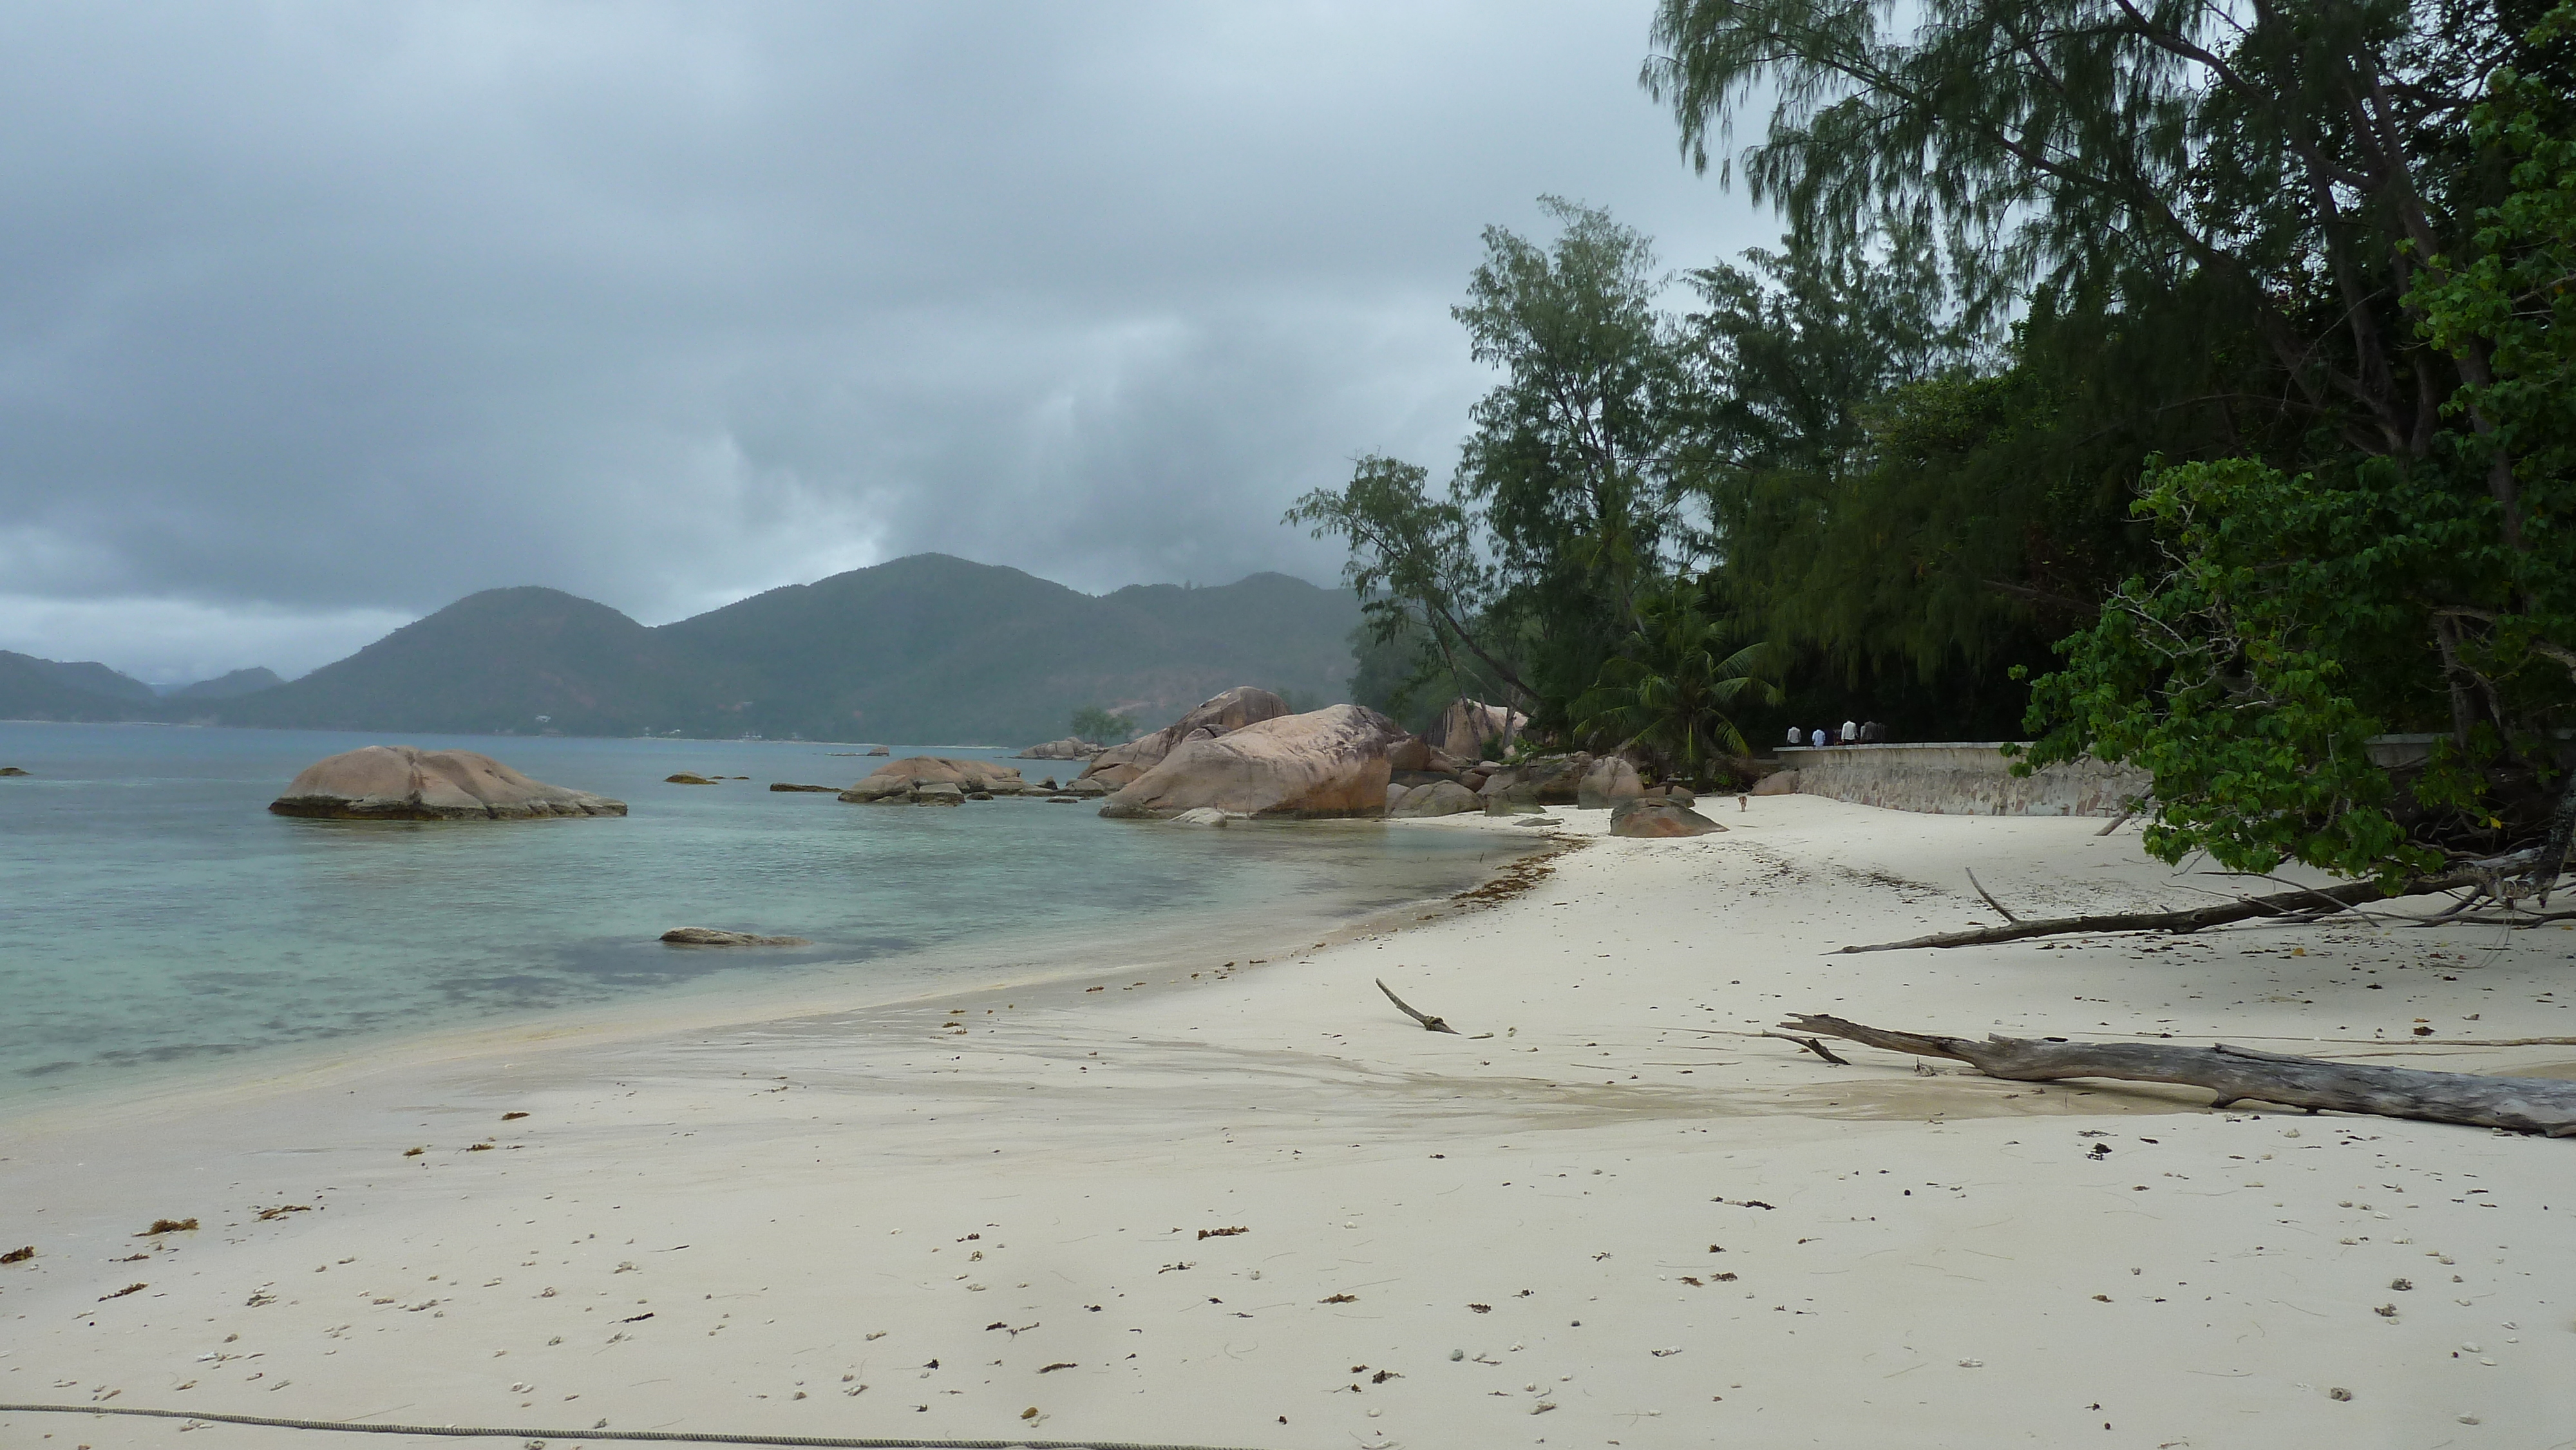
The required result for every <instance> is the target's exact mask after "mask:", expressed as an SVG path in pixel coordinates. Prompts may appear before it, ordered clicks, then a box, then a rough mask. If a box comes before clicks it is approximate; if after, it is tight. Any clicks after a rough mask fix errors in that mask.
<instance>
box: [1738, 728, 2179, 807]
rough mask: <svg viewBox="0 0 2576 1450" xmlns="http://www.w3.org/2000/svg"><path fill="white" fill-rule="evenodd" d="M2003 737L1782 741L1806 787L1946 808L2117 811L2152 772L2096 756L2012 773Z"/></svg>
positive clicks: (1867, 800) (1870, 801) (1877, 802)
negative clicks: (1825, 742) (1823, 743)
mask: <svg viewBox="0 0 2576 1450" xmlns="http://www.w3.org/2000/svg"><path fill="white" fill-rule="evenodd" d="M2002 752H2003V742H2001V741H1946V742H1941V743H1937V744H1925V745H1827V746H1823V747H1821V748H1818V747H1813V746H1799V747H1786V746H1784V747H1782V749H1781V751H1780V763H1781V764H1782V765H1783V766H1786V767H1787V768H1788V769H1789V770H1793V771H1796V772H1797V775H1798V784H1797V789H1798V791H1799V793H1800V794H1802V795H1820V796H1827V797H1830V798H1832V799H1834V800H1838V801H1850V802H1852V803H1853V804H1855V805H1864V806H1878V807H1880V808H1882V809H1885V810H1891V811H1921V812H1924V813H1925V814H1928V815H1944V816H2116V815H2118V814H2119V813H2120V812H2121V811H2123V810H2126V809H2127V808H2128V806H2129V803H2130V802H2131V801H2132V800H2135V799H2136V798H2138V797H2140V796H2143V795H2145V794H2146V793H2147V785H2148V781H2147V773H2146V772H2145V771H2142V770H2139V769H2137V768H2135V767H2133V766H2126V765H2104V764H2103V763H2101V762H2100V761H2098V760H2085V761H2078V762H2076V763H2075V764H2072V765H2052V766H2050V767H2048V768H2047V769H2046V770H2042V771H2039V772H2037V773H2036V774H2033V775H2029V776H2015V775H2014V774H2012V769H2011V767H2012V762H2011V761H2009V760H2007V759H2005V758H2004V755H2003V753H2002Z"/></svg>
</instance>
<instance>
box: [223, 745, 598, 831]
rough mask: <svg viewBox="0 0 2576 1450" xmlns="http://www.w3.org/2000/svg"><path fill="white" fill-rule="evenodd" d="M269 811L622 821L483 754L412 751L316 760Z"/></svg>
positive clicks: (592, 800) (388, 749)
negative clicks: (561, 817)
mask: <svg viewBox="0 0 2576 1450" xmlns="http://www.w3.org/2000/svg"><path fill="white" fill-rule="evenodd" d="M268 808H269V809H270V810H272V811H274V812H276V813H277V814H279V815H281V816H316V817H323V818H327V819H335V820H353V821H523V820H536V819H539V818H541V817H550V816H622V815H624V814H626V802H624V801H616V800H610V799H609V798H607V797H606V796H598V795H592V794H591V793H590V792H588V791H582V790H566V789H564V788H563V787H562V786H559V785H547V784H546V783H545V782H543V781H537V780H530V779H528V778H527V777H526V776H524V775H521V774H519V773H518V772H517V771H515V770H512V769H511V768H510V767H508V766H506V765H503V764H502V763H501V762H499V761H497V760H494V759H493V758H492V757H490V756H488V755H477V754H475V753H474V752H473V751H471V750H422V749H420V748H419V747H418V746H413V745H370V746H367V747H365V748H363V749H359V750H352V751H349V752H347V753H346V754H342V755H334V756H332V757H331V758H330V759H328V760H319V761H315V762H314V763H313V764H311V765H308V766H306V767H305V768H304V773H303V774H301V775H298V776H297V777H295V780H294V783H293V784H291V785H289V786H287V788H286V794H284V795H281V796H279V797H278V798H277V799H275V800H273V801H271V802H269V803H268Z"/></svg>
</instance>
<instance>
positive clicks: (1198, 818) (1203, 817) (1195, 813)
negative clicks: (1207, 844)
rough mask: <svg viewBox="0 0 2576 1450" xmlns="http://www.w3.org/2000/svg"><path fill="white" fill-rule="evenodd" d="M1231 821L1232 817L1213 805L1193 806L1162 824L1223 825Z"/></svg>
mask: <svg viewBox="0 0 2576 1450" xmlns="http://www.w3.org/2000/svg"><path fill="white" fill-rule="evenodd" d="M1233 823H1234V817H1232V816H1229V815H1227V814H1226V813H1225V812H1223V811H1221V810H1218V809H1217V808H1216V807H1214V806H1195V807H1193V808H1191V809H1189V810H1186V811H1183V812H1181V813H1180V814H1179V815H1177V816H1174V817H1172V818H1171V819H1170V820H1169V821H1166V822H1165V823H1164V824H1166V825H1173V826H1225V825H1232V824H1233Z"/></svg>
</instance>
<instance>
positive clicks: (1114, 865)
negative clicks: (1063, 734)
mask: <svg viewBox="0 0 2576 1450" xmlns="http://www.w3.org/2000/svg"><path fill="white" fill-rule="evenodd" d="M389 738H390V737H384V736H372V735H343V734H336V733H328V732H320V731H292V730H212V729H188V728H172V727H166V726H123V725H47V724H31V723H8V722H0V765H16V766H20V767H23V768H24V769H26V770H28V771H30V772H32V774H31V775H30V776H28V777H25V778H12V779H0V1102H6V1101H16V1102H19V1103H21V1104H24V1103H26V1102H28V1101H29V1099H30V1097H31V1095H32V1096H44V1095H53V1094H58V1093H60V1092H63V1091H66V1090H77V1089H80V1088H83V1087H85V1086H98V1085H105V1084H110V1083H116V1084H124V1083H133V1082H136V1081H138V1080H140V1079H143V1078H145V1077H147V1076H163V1075H170V1074H189V1073H204V1072H223V1073H232V1072H238V1071H241V1070H244V1068H245V1063H246V1062H247V1065H249V1066H257V1065H259V1064H261V1063H262V1062H265V1061H273V1060H282V1059H281V1058H280V1054H284V1053H289V1052H292V1051H294V1050H296V1049H298V1048H301V1049H303V1050H305V1051H310V1050H312V1049H313V1048H314V1047H316V1046H346V1045H351V1044H354V1043H356V1042H358V1041H359V1040H360V1039H364V1038H366V1037H367V1036H369V1035H371V1034H373V1035H377V1036H380V1037H381V1036H387V1035H391V1034H397V1033H417V1032H421V1031H425V1030H435V1029H438V1028H441V1027H453V1026H461V1025H492V1024H495V1023H498V1022H501V1021H504V1020H507V1019H512V1018H524V1017H527V1016H529V1015H531V1014H539V1013H547V1012H559V1011H562V1010H564V1009H577V1008H599V1007H615V1006H618V1005H620V1004H626V1003H635V1004H643V1003H649V1002H652V1001H653V1000H655V999H657V998H661V999H676V998H678V997H680V996H682V995H684V994H689V993H701V994H733V995H751V994H756V993H758V992H759V991H762V990H765V989H777V988H782V987H788V988H803V987H812V988H814V989H817V990H818V991H819V992H822V993H826V994H829V993H846V994H847V995H848V996H850V997H851V998H853V999H856V1000H865V999H867V998H869V997H874V996H886V997H891V996H900V995H906V994H909V993H912V992H918V991H921V990H925V989H930V988H935V987H938V986H941V985H943V984H949V983H953V984H955V985H960V986H964V985H969V984H970V983H971V981H974V980H991V979H994V978H998V977H1002V976H1027V975H1031V974H1034V973H1039V972H1048V971H1069V970H1076V969H1080V968H1083V967H1086V966H1097V967H1104V968H1105V967H1108V966H1112V965H1116V964H1117V963H1118V962H1119V961H1121V960H1122V957H1121V955H1120V952H1121V951H1122V950H1123V949H1124V948H1125V947H1126V946H1127V945H1128V944H1131V943H1136V944H1141V943H1146V942H1150V941H1161V942H1164V943H1166V944H1168V943H1169V942H1171V941H1173V940H1175V939H1180V938H1184V937H1186V936H1187V935H1188V934H1190V933H1192V932H1194V931H1196V930H1200V929H1203V928H1206V929H1213V928H1214V927H1215V926H1216V925H1217V924H1219V923H1223V924H1225V925H1226V926H1227V927H1229V928H1230V929H1239V928H1242V927H1243V926H1244V925H1245V924H1246V923H1247V922H1248V921H1251V920H1257V921H1258V923H1259V926H1260V928H1261V929H1262V930H1263V931H1265V932H1269V933H1272V934H1274V936H1275V937H1276V938H1277V939H1281V940H1286V939H1288V938H1290V937H1293V936H1294V935H1297V934H1308V935H1311V934H1312V933H1313V932H1314V931H1315V930H1317V929H1319V928H1320V927H1322V926H1326V925H1329V924H1331V923H1333V922H1336V921H1342V920H1347V919H1349V918H1352V917H1356V916H1360V915H1363V914H1366V913H1368V912H1370V911H1374V910H1379V909H1383V908H1385V907H1389V906H1393V905H1395V904H1398V903H1400V902H1404V901H1411V900H1419V899H1422V898H1424V897H1428V896H1434V895H1438V894H1441V893H1444V892H1447V891H1450V890H1455V889H1457V888H1458V887H1460V886H1462V885H1465V884H1467V883H1468V882H1470V881H1472V880H1474V879H1475V878H1476V877H1477V876H1479V875H1480V874H1481V872H1482V871H1483V870H1484V869H1486V867H1487V865H1488V861H1487V858H1488V857H1491V858H1493V860H1494V861H1497V862H1498V861H1499V860H1500V859H1501V850H1502V848H1500V847H1499V846H1497V844H1496V843H1495V842H1494V841H1493V840H1492V839H1491V838H1490V837H1485V836H1483V835H1482V833H1468V832H1443V831H1424V830H1411V829H1403V828H1388V827H1385V826H1382V825H1378V824H1376V823H1364V822H1322V823H1314V824H1306V825H1297V824H1282V825H1275V826H1259V827H1250V826H1238V827H1235V828H1232V829H1228V830H1203V829H1191V828H1187V827H1173V826H1163V825H1156V824H1145V823H1135V822H1124V821H1104V820H1102V819H1100V818H1099V817H1098V815H1096V814H1095V813H1094V809H1093V808H1092V807H1090V806H1088V805H1050V804H1047V803H1045V802H1043V801H1039V800H1034V799H1026V800H999V801H993V802H989V803H978V802H970V803H969V804H967V805H966V806H964V807H960V808H956V809H932V808H921V807H891V806H849V805H843V804H841V803H840V802H839V801H837V800H836V799H834V798H833V797H832V796H829V795H815V794H789V793H777V792H772V791H770V790H769V789H768V788H767V787H768V785H769V783H770V782H771V781H796V782H802V783H807V784H820V785H834V786H844V785H847V784H849V783H850V782H851V781H854V780H856V779H858V778H859V777H861V776H863V775H865V774H867V773H868V771H869V770H870V769H871V768H873V767H874V766H875V765H876V764H879V763H880V762H877V761H871V760H866V759H854V758H847V757H842V756H835V755H833V754H831V753H829V752H832V751H835V750H846V749H847V748H848V747H843V746H827V745H813V744H790V743H785V742H759V741H676V740H570V739H521V738H510V739H494V738H490V737H439V736H404V737H400V739H401V740H403V741H404V742H405V743H410V744H416V745H420V746H423V747H428V748H436V747H441V746H455V747H462V748H465V749H471V750H481V751H484V752H485V753H487V754H491V755H494V756H496V757H498V758H500V759H501V760H503V761H505V762H507V763H509V764H511V765H514V766H516V767H518V768H519V769H520V770H522V771H524V772H526V773H527V774H529V775H531V776H534V777H536V778H537V779H539V780H543V781H548V782H551V783H553V784H556V785H563V786H570V787H574V788H577V789H581V790H590V791H597V792H600V793H602V794H605V795H611V796H615V797H617V798H619V799H621V800H624V801H626V802H628V804H629V806H630V807H631V809H632V814H630V815H628V816H627V817H625V818H623V819H587V820H563V821H536V822H506V823H429V824H410V823H377V822H341V821H308V820H290V819H286V818H283V817H278V816H272V815H270V814H268V812H267V810H266V807H267V804H268V802H269V801H270V800H271V799H272V798H273V797H275V796H276V795H277V793H278V792H279V790H280V789H281V788H283V787H284V786H285V785H286V783H287V782H288V781H289V780H290V779H292V778H293V777H294V775H295V773H296V772H297V771H298V770H301V769H302V768H303V767H304V766H306V765H308V764H310V763H312V762H313V761H315V760H318V759H321V758H322V757H324V756H326V755H331V754H335V753H337V752H339V751H343V750H349V749H353V748H355V747H357V746H360V745H366V744H372V743H378V742H379V741H385V740H388V739H389ZM930 749H934V747H915V746H896V747H895V754H896V755H898V756H900V755H906V754H916V753H924V752H925V751H927V750H930ZM935 749H937V753H941V754H950V755H962V754H970V753H981V754H987V755H1001V754H1003V753H1004V752H1002V751H1000V750H987V751H981V752H975V751H968V750H961V749H957V748H953V747H950V748H935ZM1021 764H1022V769H1023V772H1024V773H1025V774H1026V775H1027V776H1028V777H1029V778H1030V779H1032V780H1035V779H1038V778H1040V777H1041V776H1044V775H1048V774H1055V773H1058V772H1063V771H1065V770H1066V766H1065V765H1064V763H1063V762H1055V761H1027V762H1022V763H1021ZM684 770H685V771H694V772H696V773H699V774H702V775H728V776H731V775H741V776H748V777H750V779H749V780H747V781H744V780H736V781H726V782H724V783H723V784H721V785H715V786H676V785H666V784H664V783H663V779H662V778H663V777H664V776H666V775H670V774H672V773H674V772H676V771H684ZM674 926H713V927H724V928H729V929H735V930H749V931H758V932H763V933H769V934H776V935H792V936H802V937H808V938H811V939H812V941H813V942H814V945H813V946H812V947H810V948H798V949H764V950H758V951H749V952H729V951H710V950H705V949H696V950H692V949H685V948H673V947H666V946H663V945H662V944H660V943H659V942H658V941H657V940H655V938H657V937H658V936H659V935H660V934H661V933H662V932H663V931H664V930H666V929H668V928H670V927H674Z"/></svg>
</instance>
